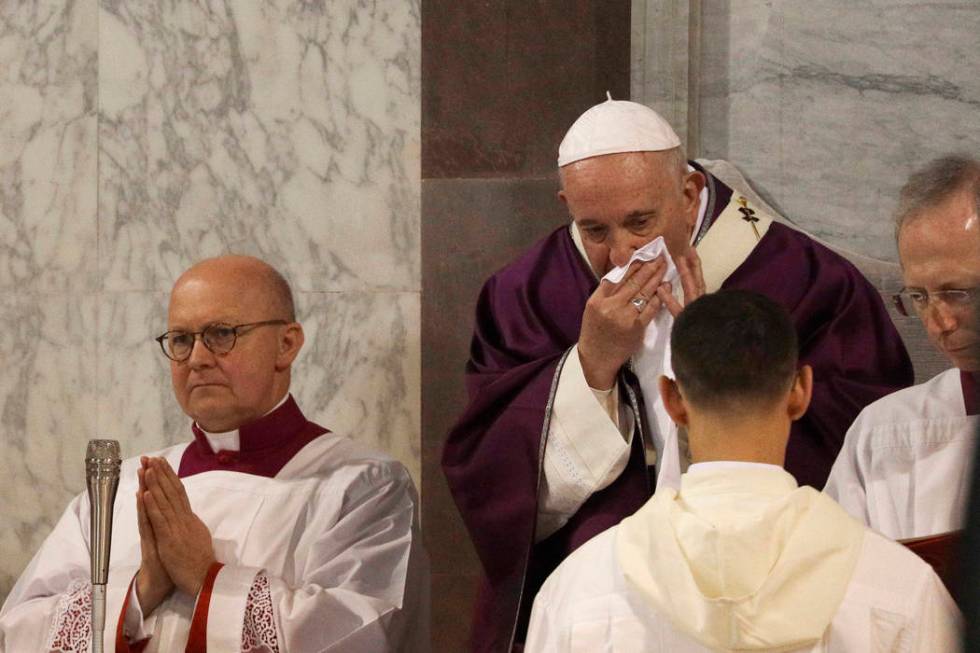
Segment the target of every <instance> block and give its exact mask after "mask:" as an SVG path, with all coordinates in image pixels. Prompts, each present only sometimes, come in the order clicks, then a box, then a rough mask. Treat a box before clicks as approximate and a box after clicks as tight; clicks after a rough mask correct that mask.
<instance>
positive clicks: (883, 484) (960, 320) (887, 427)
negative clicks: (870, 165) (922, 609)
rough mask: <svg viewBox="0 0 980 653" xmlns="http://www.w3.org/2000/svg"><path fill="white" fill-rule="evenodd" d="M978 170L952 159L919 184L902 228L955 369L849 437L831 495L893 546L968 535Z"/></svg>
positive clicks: (917, 302)
mask: <svg viewBox="0 0 980 653" xmlns="http://www.w3.org/2000/svg"><path fill="white" fill-rule="evenodd" d="M978 210H980V161H978V160H977V159H975V158H972V157H968V156H947V157H943V158H941V159H937V160H936V161H933V162H932V163H930V164H929V165H928V166H926V167H925V168H923V169H922V170H920V171H918V172H917V173H915V174H913V175H912V176H911V177H910V178H909V181H908V183H907V184H906V185H905V187H904V188H903V189H902V196H901V201H900V203H899V210H898V213H897V220H896V234H897V237H898V252H899V259H900V261H901V264H902V276H903V279H904V282H905V289H904V290H902V292H901V293H899V294H898V295H896V296H895V301H896V303H897V306H898V308H899V310H900V311H901V312H903V313H905V314H906V315H916V316H918V317H919V319H920V320H922V324H923V325H924V326H925V328H926V331H927V333H928V335H929V339H930V340H931V341H932V343H933V344H934V345H935V346H936V347H937V348H938V349H939V350H940V351H941V352H942V353H943V354H944V355H945V356H946V357H947V358H948V359H949V361H950V362H951V363H952V365H953V367H952V368H951V369H949V370H947V371H945V372H943V373H941V374H939V375H938V376H936V377H935V378H933V379H932V380H930V381H927V382H926V383H923V384H920V385H917V386H913V387H911V388H906V389H904V390H900V391H898V392H896V393H894V394H891V395H888V396H886V397H884V398H882V399H879V400H878V401H876V402H874V403H872V404H870V405H869V406H868V407H867V408H865V409H864V411H862V412H861V414H860V415H859V416H858V418H857V420H855V422H854V424H853V426H852V427H851V428H850V430H849V431H848V433H847V437H846V438H845V441H844V446H843V448H842V449H841V453H840V456H839V457H838V458H837V461H836V462H835V463H834V467H833V468H832V470H831V472H830V477H829V479H828V481H827V485H826V487H825V491H826V492H827V493H828V494H829V495H830V496H832V497H833V498H835V499H837V501H838V502H840V504H841V505H842V506H843V507H844V508H845V509H846V510H847V511H848V512H850V513H851V514H852V515H853V516H855V517H857V518H858V519H860V520H862V521H863V522H864V523H865V524H867V525H868V526H870V527H871V528H873V529H875V530H877V531H879V532H881V533H882V534H884V535H887V536H888V537H891V538H893V539H911V538H922V537H926V536H934V535H947V534H949V537H953V538H954V539H955V537H954V536H953V535H951V532H955V531H957V530H959V529H961V528H962V527H963V520H964V511H965V508H966V501H967V499H968V495H969V488H970V484H971V469H970V468H971V464H972V460H973V451H974V448H975V446H976V438H977V428H978V427H980V406H978V404H977V382H978V379H980V321H978V318H977V303H978V299H980V217H978Z"/></svg>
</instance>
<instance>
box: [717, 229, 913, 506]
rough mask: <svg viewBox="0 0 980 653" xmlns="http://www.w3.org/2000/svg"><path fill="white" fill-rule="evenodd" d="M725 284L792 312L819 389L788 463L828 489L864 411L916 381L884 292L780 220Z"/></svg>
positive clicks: (796, 430) (803, 480) (796, 431)
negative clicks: (851, 431)
mask: <svg viewBox="0 0 980 653" xmlns="http://www.w3.org/2000/svg"><path fill="white" fill-rule="evenodd" d="M722 288H739V289H744V290H754V291H757V292H760V293H762V294H764V295H766V296H768V297H769V298H771V299H773V300H775V301H776V302H779V303H780V304H781V305H783V306H784V307H785V308H786V309H787V310H788V311H789V312H790V315H791V317H792V319H793V324H794V325H795V327H796V331H797V335H798V337H799V343H800V362H801V363H805V364H807V365H810V366H811V367H812V368H813V377H814V389H813V399H812V401H811V403H810V408H809V409H808V410H807V413H806V415H804V416H803V418H801V419H800V420H799V421H797V422H796V423H794V425H793V430H792V433H791V435H790V441H789V446H788V447H787V452H786V469H787V470H788V471H789V472H790V473H791V474H793V475H794V476H795V477H796V479H797V481H798V482H799V483H800V484H801V485H802V484H806V485H811V486H813V487H816V488H818V489H819V488H822V487H823V486H824V484H825V482H826V480H827V475H828V474H829V473H830V468H831V466H832V465H833V463H834V460H835V459H836V457H837V454H838V452H839V451H840V448H841V445H842V444H843V442H844V435H845V434H846V432H847V429H848V427H850V425H851V423H852V422H853V421H854V419H855V418H856V417H857V415H858V413H859V412H860V411H861V409H862V408H864V407H865V406H866V405H868V404H870V403H871V402H873V401H875V400H876V399H879V398H880V397H883V396H884V395H886V394H889V393H891V392H894V391H896V390H899V389H901V388H904V387H908V386H909V385H911V384H912V382H913V378H914V377H913V371H912V362H911V360H910V359H909V356H908V352H907V351H906V350H905V346H904V344H903V343H902V339H901V337H900V336H899V335H898V331H897V330H896V329H895V325H894V324H893V323H892V320H891V318H890V317H889V315H888V312H887V310H886V309H885V305H884V303H883V302H882V300H881V296H880V294H879V293H878V291H877V290H876V289H875V288H874V286H872V285H871V283H870V282H868V280H867V279H865V278H864V276H863V275H862V274H861V273H860V272H859V271H858V269H857V268H856V267H854V265H853V264H852V263H851V262H850V261H848V260H847V259H845V258H844V257H842V256H840V255H839V254H837V253H836V252H834V251H832V250H830V249H829V248H827V247H825V246H823V245H821V244H820V243H818V242H816V241H814V240H813V239H812V238H810V237H808V236H807V235H806V234H803V233H800V232H799V231H796V230H794V229H791V228H790V227H787V226H785V225H783V224H780V223H773V224H772V225H771V226H770V228H769V231H768V232H767V233H766V235H765V236H763V238H762V240H761V241H760V242H759V244H758V245H757V246H756V248H755V249H754V250H753V251H752V253H751V254H750V255H749V256H748V258H746V260H745V261H744V262H743V263H742V265H741V266H739V267H738V268H737V269H736V270H735V272H733V273H732V274H731V276H729V278H728V279H727V280H726V281H725V282H724V283H723V284H722Z"/></svg>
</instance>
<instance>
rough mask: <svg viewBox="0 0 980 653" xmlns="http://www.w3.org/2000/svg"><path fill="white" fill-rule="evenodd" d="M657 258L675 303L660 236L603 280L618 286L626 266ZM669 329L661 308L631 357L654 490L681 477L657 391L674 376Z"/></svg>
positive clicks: (673, 273) (678, 293)
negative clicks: (653, 455)
mask: <svg viewBox="0 0 980 653" xmlns="http://www.w3.org/2000/svg"><path fill="white" fill-rule="evenodd" d="M658 256H663V258H664V261H666V263H667V272H666V273H665V274H664V279H663V280H664V282H670V284H671V288H672V291H673V295H674V297H677V298H678V299H679V298H680V297H682V296H683V291H682V289H681V288H680V284H679V283H677V279H678V276H679V275H678V273H677V266H675V265H674V260H673V259H672V258H671V257H670V252H668V251H667V245H666V243H664V239H663V236H658V237H657V238H655V239H653V240H651V241H650V242H649V243H647V244H646V245H644V246H643V247H641V248H640V249H638V250H636V251H635V252H633V256H631V257H630V260H629V263H627V264H626V265H622V266H620V267H618V268H614V269H612V270H610V271H609V272H608V273H607V274H606V276H604V277H603V279H604V280H608V281H610V282H612V283H615V284H618V283H621V282H622V280H623V277H624V276H625V275H626V271H627V270H628V269H629V266H630V265H632V264H633V263H634V262H635V261H652V260H653V259H655V258H657V257H658ZM650 299H652V297H651V298H650ZM673 326H674V316H673V315H671V314H670V311H668V310H667V308H666V307H661V309H660V311H659V312H658V313H657V315H656V316H655V317H654V318H653V320H651V322H650V324H649V325H647V328H646V331H644V333H643V346H642V347H641V348H640V350H639V351H638V352H636V353H635V354H634V355H633V372H634V373H635V374H636V377H637V379H639V381H640V388H642V390H643V399H644V405H645V409H646V410H645V412H646V415H644V416H643V426H644V429H645V432H646V434H647V437H648V438H649V439H650V441H651V442H652V443H653V447H654V449H656V452H657V487H658V488H659V487H664V486H666V487H674V488H679V487H680V477H681V463H680V452H679V449H678V443H677V427H676V426H675V425H674V422H673V420H671V419H670V416H669V415H668V414H667V411H666V410H665V409H664V407H663V401H662V400H661V399H660V387H659V379H660V376H661V375H666V376H668V377H671V378H673V376H674V370H673V368H672V367H671V365H670V330H671V328H673ZM685 467H686V465H685Z"/></svg>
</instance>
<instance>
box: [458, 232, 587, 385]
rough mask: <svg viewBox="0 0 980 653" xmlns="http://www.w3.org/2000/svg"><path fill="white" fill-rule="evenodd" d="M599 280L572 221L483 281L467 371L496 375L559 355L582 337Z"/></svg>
mask: <svg viewBox="0 0 980 653" xmlns="http://www.w3.org/2000/svg"><path fill="white" fill-rule="evenodd" d="M596 285H597V281H596V280H595V277H594V276H593V275H592V272H591V271H590V270H589V269H588V267H586V265H585V262H584V261H583V260H582V257H581V255H580V254H579V253H578V250H577V249H576V248H575V244H574V242H573V241H572V238H571V235H570V234H569V232H568V226H567V225H564V226H561V227H559V228H558V229H555V230H554V231H553V232H551V233H550V234H549V235H548V236H547V237H545V238H543V239H541V240H540V241H538V242H537V243H535V245H534V246H532V247H531V248H530V249H529V250H528V251H526V252H525V253H524V254H523V255H521V256H520V257H519V258H518V259H516V260H514V261H513V262H512V263H510V264H509V265H507V266H506V267H504V268H502V269H501V270H499V271H497V272H496V273H494V274H493V275H492V276H491V277H490V278H489V279H488V280H487V282H486V283H485V284H484V285H483V289H482V291H481V292H480V297H479V300H478V302H477V309H476V322H475V328H474V338H473V343H472V346H471V349H470V366H469V369H468V372H470V373H476V374H483V373H490V374H493V373H494V372H500V371H506V370H509V369H511V368H513V367H514V366H517V365H521V364H523V363H528V362H532V361H536V360H540V359H542V358H551V357H556V356H559V355H560V354H561V353H562V352H563V351H564V350H566V349H568V348H569V347H571V346H572V345H573V344H575V342H576V341H578V334H579V329H580V328H581V324H582V310H583V308H584V307H585V302H586V300H588V298H589V295H590V294H592V291H593V290H594V289H595V287H596Z"/></svg>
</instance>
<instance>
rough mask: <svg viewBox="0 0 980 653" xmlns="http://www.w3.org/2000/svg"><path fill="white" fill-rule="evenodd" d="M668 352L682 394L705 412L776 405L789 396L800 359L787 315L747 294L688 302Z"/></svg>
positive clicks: (723, 294) (762, 298) (732, 293)
mask: <svg viewBox="0 0 980 653" xmlns="http://www.w3.org/2000/svg"><path fill="white" fill-rule="evenodd" d="M670 346H671V359H672V366H673V368H674V374H675V376H676V378H677V383H678V384H679V385H680V388H681V393H682V394H683V396H684V397H685V398H686V399H687V401H689V402H690V403H692V404H693V405H695V406H697V407H699V408H705V409H709V410H710V409H714V408H721V409H728V408H733V407H737V406H744V405H746V404H750V405H762V404H768V403H771V402H773V401H775V400H776V399H778V398H779V397H780V396H781V395H782V394H783V393H785V392H787V391H788V390H789V388H790V385H791V383H792V380H793V378H794V375H795V373H796V364H797V357H798V356H799V352H798V346H797V338H796V330H795V329H794V328H793V323H792V322H791V321H790V317H789V314H788V313H787V312H786V310H785V309H784V308H783V307H782V306H780V305H779V304H777V303H776V302H774V301H772V300H771V299H769V298H768V297H766V296H764V295H760V294H759V293H755V292H749V291H747V290H721V291H719V292H716V293H712V294H710V295H704V296H702V297H699V298H698V299H697V300H695V301H693V302H691V304H689V305H688V306H687V307H685V308H684V310H683V311H681V313H680V315H678V316H677V320H676V321H675V323H674V328H673V330H672V331H671V334H670Z"/></svg>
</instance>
